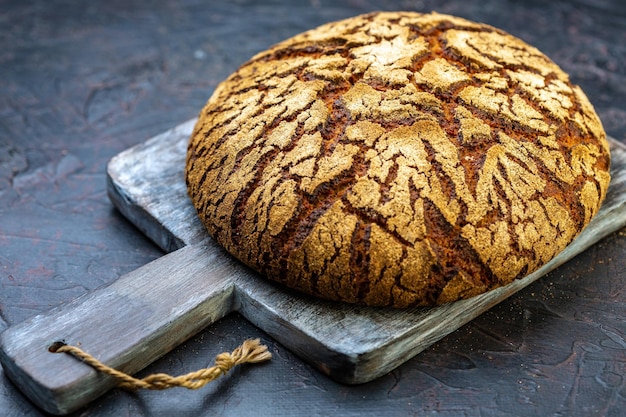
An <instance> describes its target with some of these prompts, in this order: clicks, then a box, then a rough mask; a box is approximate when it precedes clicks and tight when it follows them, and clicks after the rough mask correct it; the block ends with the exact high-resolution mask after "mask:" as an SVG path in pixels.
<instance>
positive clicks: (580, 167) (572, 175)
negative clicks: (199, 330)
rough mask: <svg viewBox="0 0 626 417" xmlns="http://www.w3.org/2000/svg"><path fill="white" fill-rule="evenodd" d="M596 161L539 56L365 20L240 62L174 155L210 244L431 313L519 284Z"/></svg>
mask: <svg viewBox="0 0 626 417" xmlns="http://www.w3.org/2000/svg"><path fill="white" fill-rule="evenodd" d="M609 163H610V157H609V150H608V145H607V142H606V139H605V133H604V131H603V128H602V125H601V123H600V120H599V119H598V116H597V115H596V113H595V111H594V109H593V107H592V106H591V104H590V103H589V101H588V99H587V98H586V96H585V95H584V93H583V92H582V91H581V90H580V88H579V87H577V86H575V85H572V83H571V82H570V81H569V78H568V76H567V75H566V74H565V73H564V72H563V71H562V70H561V69H559V67H558V66H557V65H555V64H554V63H553V62H552V61H551V60H549V59H548V58H547V57H546V56H545V55H543V54H542V53H541V52H540V51H538V50H537V49H535V48H533V47H532V46H529V45H527V44H526V43H524V42H522V41H521V40H519V39H517V38H515V37H513V36H511V35H508V34H507V33H505V32H502V31H500V30H498V29H495V28H493V27H490V26H486V25H482V24H477V23H473V22H470V21H467V20H463V19H460V18H455V17H451V16H446V15H441V14H418V13H410V12H406V13H401V12H397V13H374V14H368V15H363V16H358V17H355V18H351V19H347V20H344V21H340V22H335V23H330V24H327V25H324V26H321V27H319V28H317V29H314V30H311V31H308V32H305V33H303V34H300V35H298V36H295V37H293V38H291V39H288V40H286V41H284V42H282V43H280V44H278V45H276V46H274V47H272V48H271V49H269V50H267V51H265V52H262V53H260V54H258V55H256V56H255V57H253V58H252V59H251V60H250V61H249V62H247V63H245V64H244V65H243V66H242V67H241V68H240V69H239V70H238V71H237V72H235V73H234V74H232V75H231V76H230V77H229V78H228V79H227V80H225V81H224V82H222V83H221V84H220V85H219V86H218V87H217V89H216V91H215V92H214V94H213V96H212V97H211V98H210V100H209V101H208V103H207V105H206V106H205V108H204V109H203V110H202V112H201V114H200V117H199V120H198V123H197V125H196V127H195V130H194V133H193V136H192V138H191V142H190V146H189V152H188V156H187V171H186V177H187V184H188V189H189V194H190V196H191V199H192V201H193V203H194V205H195V206H196V208H197V210H198V213H199V215H200V218H201V220H202V222H203V223H204V224H205V225H206V227H207V229H208V231H209V232H210V234H211V235H212V236H213V237H214V238H215V239H216V240H217V241H218V242H219V243H220V244H221V245H223V246H224V247H225V248H226V249H227V250H228V251H229V252H230V253H232V254H233V255H234V256H235V257H237V258H238V259H240V260H241V261H243V262H245V263H246V264H248V265H250V266H251V267H253V268H254V269H256V270H258V271H259V272H261V273H262V274H264V275H265V276H267V277H269V278H270V279H272V280H275V281H278V282H281V283H283V284H285V285H287V286H289V287H292V288H295V289H298V290H301V291H304V292H306V293H309V294H312V295H315V296H318V297H323V298H327V299H332V300H341V301H346V302H351V303H362V304H368V305H376V306H396V307H405V306H411V305H433V304H439V303H444V302H449V301H454V300H458V299H462V298H468V297H471V296H474V295H477V294H480V293H483V292H485V291H487V290H490V289H493V288H496V287H499V286H501V285H505V284H507V283H510V282H511V281H513V280H515V279H518V278H522V277H524V276H525V275H527V274H529V273H531V272H532V271H534V270H536V269H538V268H539V267H541V266H542V265H543V264H545V263H546V262H548V261H549V260H550V259H552V258H553V257H554V256H555V255H556V254H557V253H559V252H560V251H561V250H563V249H564V248H565V246H566V245H567V244H568V243H570V242H571V241H572V239H574V237H576V235H577V234H578V233H579V232H580V231H581V230H582V229H583V228H584V227H585V225H587V223H589V221H590V220H591V218H592V217H593V216H594V215H595V214H596V212H597V211H598V209H599V207H600V203H601V202H602V200H603V199H604V196H605V194H606V190H607V187H608V184H609Z"/></svg>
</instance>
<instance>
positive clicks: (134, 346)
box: [0, 120, 626, 414]
mask: <svg viewBox="0 0 626 417" xmlns="http://www.w3.org/2000/svg"><path fill="white" fill-rule="evenodd" d="M193 124H194V120H190V121H188V122H187V123H184V124H182V125H180V126H178V127H176V128H174V129H172V130H169V131H167V132H165V133H163V134H161V135H159V136H156V137H154V138H152V139H150V140H148V141H147V142H145V143H143V144H141V145H138V146H136V147H134V148H131V149H129V150H127V151H125V152H122V153H121V154H119V155H118V156H116V157H115V158H113V159H112V160H111V162H110V164H109V167H108V191H109V196H110V198H111V200H112V201H113V203H114V204H115V205H116V206H117V207H118V208H119V210H120V211H121V212H122V213H123V214H124V215H125V216H126V217H128V219H130V221H132V222H133V223H134V224H135V225H137V227H138V228H139V229H141V230H142V231H143V232H144V233H145V234H146V235H148V236H149V237H150V238H151V239H153V240H154V241H155V242H156V243H157V244H158V245H159V246H160V247H162V248H163V249H164V250H165V251H166V252H171V253H169V254H168V255H166V256H163V257H162V258H160V259H157V260H155V261H154V262H151V263H150V264H148V265H145V266H144V267H142V268H139V269H138V270H136V271H133V272H131V273H129V274H127V275H124V276H122V277H121V278H119V279H118V280H117V281H115V282H113V283H111V284H109V285H108V286H105V287H103V288H100V289H98V290H96V291H94V292H92V293H89V294H86V295H85V296H83V297H81V298H79V299H77V300H75V301H73V302H71V303H69V304H66V305H63V306H60V307H58V308H56V309H53V310H51V311H50V312H47V313H44V314H42V315H39V316H36V317H33V318H31V319H30V320H27V321H25V322H23V323H20V324H17V325H15V326H12V327H10V328H9V329H7V330H6V331H5V332H4V333H3V334H2V335H1V336H0V361H1V362H2V365H3V367H4V371H5V372H6V374H7V375H8V376H9V377H10V378H11V379H12V380H13V381H14V382H15V384H16V385H17V386H18V387H19V388H20V389H21V390H22V391H23V392H24V393H25V394H26V395H27V396H28V397H29V398H31V400H32V401H33V402H35V403H36V404H37V405H38V406H39V407H41V408H43V409H44V410H46V411H48V412H51V413H54V414H65V413H69V412H71V411H73V410H76V409H77V408H79V407H81V406H83V405H85V404H86V403H88V402H89V401H91V400H93V399H94V398H96V397H98V396H99V395H101V394H103V393H104V392H106V391H107V390H109V389H110V388H112V387H113V386H114V384H115V381H113V380H112V379H111V378H110V377H108V376H104V375H101V374H98V373H97V372H95V371H94V370H92V369H91V368H90V367H89V366H87V365H85V364H82V363H80V362H79V361H77V360H76V359H74V358H72V357H70V356H68V355H59V354H54V353H50V352H49V351H48V347H49V346H50V345H51V344H52V343H53V342H55V341H59V340H63V341H64V342H66V343H68V344H73V345H79V346H80V347H81V348H82V349H84V350H85V351H87V352H89V353H90V354H92V355H94V356H95V357H97V358H99V359H100V360H102V361H103V362H105V363H106V364H108V365H110V366H113V367H115V368H117V369H120V370H123V371H125V372H128V373H135V372H137V371H139V370H140V369H142V368H144V367H145V366H147V365H148V364H149V363H151V362H153V361H154V360H156V359H157V358H159V357H161V356H162V355H164V354H166V353H167V352H169V351H170V350H172V349H173V348H174V347H175V346H177V345H178V344H180V343H182V342H183V341H185V340H186V339H188V338H189V337H191V336H192V335H194V334H195V333H197V332H198V331H200V330H202V329H203V328H204V327H206V326H207V325H209V324H210V323H212V322H215V321H216V320H219V319H220V318H221V317H223V316H224V315H226V314H228V313H230V312H233V311H238V312H239V313H240V314H242V315H243V316H244V317H246V318H247V319H248V320H250V321H251V322H252V323H254V324H255V325H256V326H258V327H259V328H261V329H263V330H264V331H265V332H267V333H268V334H269V335H271V336H272V337H274V338H275V339H276V340H278V341H279V342H280V343H282V344H283V345H285V346H286V347H287V348H289V349H290V350H292V351H293V352H294V353H296V354H297V355H298V356H300V357H301V358H302V359H304V360H306V361H307V362H309V363H311V364H312V365H314V366H316V367H317V368H318V369H319V370H320V371H321V372H323V373H325V374H327V375H328V376H330V377H331V378H333V379H335V380H337V381H340V382H343V383H346V384H358V383H363V382H367V381H370V380H372V379H375V378H377V377H379V376H381V375H383V374H385V373H387V372H389V371H391V370H392V369H394V368H395V367H397V366H398V365H400V364H402V363H403V362H405V361H406V360H408V359H410V358H411V357H413V356H414V355H416V354H417V353H419V352H420V351H422V350H424V349H425V348H427V347H428V346H429V345H431V344H432V343H434V342H435V341H437V340H439V339H441V338H442V337H444V336H445V335H447V334H449V333H450V332H452V331H454V330H456V329H457V328H459V327H460V326H462V325H463V324H465V323H467V322H468V321H470V320H472V319H473V318H475V317H476V316H478V315H479V314H481V313H482V312H484V311H486V310H487V309H489V308H490V307H492V306H493V305H495V304H497V303H499V302H500V301H502V300H504V299H505V298H507V297H509V296H510V295H512V294H514V293H515V292H517V291H519V290H520V289H522V288H524V287H526V286H527V285H529V284H530V283H531V282H533V281H535V280H537V279H538V278H540V277H541V276H542V275H544V274H546V273H547V272H549V271H550V270H552V269H554V268H556V267H557V266H559V265H561V264H562V263H564V262H566V261H567V260H569V259H571V258H572V257H574V256H575V255H576V254H578V253H580V252H581V251H583V250H585V249H586V248H587V247H589V246H591V245H592V244H594V243H595V242H597V241H598V240H599V239H601V238H602V237H604V236H606V235H608V234H610V233H612V232H613V231H615V230H618V229H620V228H621V227H623V226H624V225H625V224H626V204H625V202H626V147H624V146H623V145H621V144H620V143H618V142H616V141H615V140H610V144H611V148H612V156H613V162H612V176H613V179H612V182H611V186H610V188H609V192H608V196H607V199H606V201H605V203H604V205H603V207H602V210H601V211H600V213H599V214H598V215H597V217H596V218H595V219H594V220H593V221H592V223H591V224H590V225H589V226H588V227H587V228H586V229H585V231H584V232H583V233H582V234H581V235H580V236H579V237H578V238H577V239H576V240H575V241H574V242H573V243H572V244H571V245H570V246H568V247H567V249H566V250H565V251H564V252H562V253H561V254H560V255H559V256H558V257H557V258H555V259H554V260H553V261H552V262H550V263H549V264H548V265H546V266H544V267H543V268H542V269H540V270H538V271H536V272H535V273H533V274H531V275H529V276H527V277H526V278H524V279H522V280H519V281H516V282H514V283H512V284H510V285H508V286H506V287H503V288H499V289H497V290H494V291H491V292H489V293H487V294H483V295H480V296H477V297H475V298H472V299H469V300H464V301H459V302H455V303H452V304H447V305H443V306H439V307H436V308H413V309H408V310H394V309H380V308H366V307H360V306H353V305H345V304H337V303H332V302H327V301H321V300H316V299H313V298H310V297H308V296H304V295H301V294H297V293H295V292H292V291H290V290H288V289H285V288H283V287H280V286H278V285H275V284H273V283H271V282H268V281H267V280H265V279H263V278H262V277H260V276H258V275H257V274H256V273H254V272H253V271H251V270H250V269H248V268H246V267H245V266H243V265H242V264H240V263H239V262H237V261H236V260H234V259H233V258H232V257H230V256H229V255H228V254H226V253H225V252H224V251H223V250H222V249H221V248H220V247H218V246H217V245H216V244H215V242H213V241H212V240H211V239H210V238H209V237H208V235H207V234H206V232H205V230H204V228H203V227H202V225H201V224H200V221H199V220H198V218H197V216H196V212H195V209H194V208H193V206H192V204H191V202H190V200H189V199H188V197H187V193H186V188H185V182H184V176H183V170H184V165H185V151H186V146H187V140H188V137H189V135H190V133H191V130H192V128H193Z"/></svg>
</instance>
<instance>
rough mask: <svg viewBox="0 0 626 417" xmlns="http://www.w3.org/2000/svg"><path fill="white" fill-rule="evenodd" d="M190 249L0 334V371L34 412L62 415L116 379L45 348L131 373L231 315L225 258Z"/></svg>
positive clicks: (230, 268)
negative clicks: (71, 351) (75, 352)
mask: <svg viewBox="0 0 626 417" xmlns="http://www.w3.org/2000/svg"><path fill="white" fill-rule="evenodd" d="M214 248H215V245H213V246H212V250H207V249H206V247H205V245H204V244H199V245H191V246H187V247H184V248H182V249H179V250H177V251H175V252H172V253H170V254H168V255H166V256H163V257H161V258H159V259H157V260H155V261H153V262H151V263H149V264H147V265H145V266H143V267H141V268H139V269H137V270H135V271H133V272H131V273H129V274H126V275H124V276H122V277H121V278H120V279H118V280H117V281H115V282H113V283H111V284H110V285H108V286H105V287H102V288H100V289H97V290H95V291H93V292H91V293H89V294H86V295H85V296H83V297H80V298H78V299H77V300H75V301H73V302H71V303H69V304H66V305H63V306H60V307H59V308H55V309H53V310H51V311H49V312H47V313H44V314H42V315H38V316H35V317H33V318H31V319H29V320H26V321H25V322H22V323H19V324H17V325H15V326H12V327H10V328H8V329H7V330H6V331H5V332H4V333H2V335H0V362H2V366H3V368H4V371H5V372H6V374H7V375H8V376H9V377H10V378H11V379H12V380H13V381H14V382H15V383H16V385H18V386H19V387H20V389H21V390H22V391H23V392H24V393H25V394H26V395H27V396H28V397H29V398H30V399H31V400H32V401H33V402H34V403H36V404H37V405H38V406H39V407H41V408H42V409H44V410H45V411H47V412H50V413H53V414H67V413H70V412H72V411H74V410H76V409H78V408H80V407H82V406H84V405H86V404H87V403H88V402H90V401H91V400H93V399H95V398H96V397H98V396H100V395H102V394H103V393H104V392H106V391H107V390H109V389H110V388H112V387H113V386H114V385H115V383H116V381H115V380H114V379H113V378H111V377H109V376H106V375H102V374H99V373H97V372H96V371H94V370H93V369H92V368H91V367H89V366H87V365H86V364H84V363H81V362H80V361H77V360H76V359H75V358H73V357H71V356H69V355H62V354H57V353H52V352H50V351H49V347H50V346H51V345H52V344H53V343H55V342H59V341H62V342H64V343H67V344H71V345H77V346H79V347H80V348H81V349H83V350H85V351H86V352H89V353H90V354H91V355H93V356H94V357H96V358H98V359H100V360H101V361H102V362H103V363H105V364H107V365H109V366H111V367H113V368H116V369H118V370H121V371H123V372H126V373H129V374H133V373H136V372H137V371H139V370H141V369H143V368H144V367H145V366H147V365H148V364H150V363H151V362H153V361H155V360H156V359H158V358H159V357H161V356H163V355H164V354H166V353H167V352H169V351H170V350H172V349H173V348H174V347H176V346H178V345H179V344H181V343H182V342H183V341H185V340H187V339H188V338H190V337H191V336H193V335H194V334H195V333H197V332H199V331H200V330H202V329H203V328H204V327H206V326H207V325H209V324H210V323H213V322H215V321H216V320H219V319H220V318H222V317H223V316H225V315H226V314H228V313H229V312H232V311H234V310H236V307H237V306H236V305H235V303H236V297H235V296H234V294H235V290H234V287H235V286H234V284H233V278H234V277H233V269H235V271H236V270H241V269H242V268H241V267H240V266H239V267H235V266H234V265H233V263H235V261H233V260H232V258H231V257H230V256H227V255H226V254H224V253H220V252H221V251H216V250H215V249H214Z"/></svg>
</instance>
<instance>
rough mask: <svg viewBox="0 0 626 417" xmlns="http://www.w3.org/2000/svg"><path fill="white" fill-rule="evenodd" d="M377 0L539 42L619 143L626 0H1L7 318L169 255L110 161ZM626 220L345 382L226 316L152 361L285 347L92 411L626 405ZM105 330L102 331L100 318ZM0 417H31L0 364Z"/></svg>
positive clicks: (624, 115) (538, 409)
mask: <svg viewBox="0 0 626 417" xmlns="http://www.w3.org/2000/svg"><path fill="white" fill-rule="evenodd" d="M376 9H385V10H393V9H396V10H397V9H406V10H418V11H430V10H437V11H439V12H442V13H451V14H456V15H459V16H462V17H467V18H470V19H473V20H477V21H482V22H486V23H489V24H492V25H495V26H498V27H500V28H502V29H504V30H507V31H509V32H510V33H512V34H514V35H517V36H519V37H521V38H522V39H524V40H526V41H528V42H530V43H532V44H534V45H535V46H537V47H539V48H540V49H541V50H543V51H544V52H545V53H547V54H548V55H549V56H551V57H552V58H553V59H554V60H555V61H556V62H557V63H558V64H559V65H561V66H562V67H563V69H564V70H566V71H567V72H569V73H570V74H571V77H572V79H573V80H574V82H576V83H578V84H580V85H581V86H582V87H583V89H584V90H585V91H586V92H587V94H588V96H589V98H590V99H591V101H592V102H593V103H594V105H595V106H596V109H597V111H598V113H599V114H600V117H601V119H602V121H603V123H604V125H605V128H606V130H607V132H608V133H609V134H610V135H611V136H613V137H615V138H617V139H619V140H620V141H622V142H626V106H625V104H624V103H625V102H626V100H625V99H624V97H625V96H626V94H625V93H626V3H625V2H624V1H623V0H570V1H565V0H562V1H550V2H546V1H542V0H535V1H522V0H517V1H516V0H507V1H504V0H503V1H500V0H451V1H435V0H424V1H383V2H374V1H368V0H350V1H345V2H339V1H336V0H310V1H286V0H284V1H279V0H275V1H267V2H263V3H260V2H257V1H254V0H239V1H231V2H227V1H220V2H217V1H212V2H203V1H199V0H182V1H174V0H167V1H165V0H164V1H154V2H142V1H121V0H113V1H112V0H107V1H85V2H75V1H70V0H66V1H59V0H45V1H44V0H42V1H7V0H0V28H1V30H0V330H2V329H4V328H6V327H7V326H8V325H10V324H13V323H17V322H19V321H22V320H24V319H26V318H28V317H30V316H32V315H34V314H37V313H40V312H43V311H45V310H47V309H49V308H51V307H53V306H56V305H59V304H61V303H64V302H67V301H69V300H71V299H73V298H75V297H77V296H79V295H81V294H84V293H85V292H87V291H89V290H92V289H94V288H96V287H98V286H99V285H102V284H104V283H106V282H109V281H111V280H114V279H116V278H117V277H119V276H120V275H121V274H123V273H126V272H128V271H131V270H133V269H136V268H137V267H139V266H141V265H143V264H145V263H147V262H149V261H151V260H153V259H155V258H157V257H159V256H161V255H162V253H161V252H160V251H159V249H158V248H157V247H156V246H155V245H153V244H152V243H151V242H150V241H148V240H147V239H146V238H145V237H143V236H142V235H141V234H140V233H139V232H138V231H137V230H136V229H135V228H134V227H133V226H132V225H131V224H130V223H128V222H127V221H126V220H125V219H124V218H122V216H121V215H120V214H119V213H117V212H116V211H115V210H114V209H113V208H112V206H111V204H110V203H109V201H108V199H107V196H106V191H105V166H106V163H107V162H108V160H109V159H110V158H111V157H112V156H114V155H115V154H117V153H118V152H120V151H122V150H124V149H125V148H127V147H129V146H132V145H134V144H136V143H139V142H142V141H144V140H145V139H147V138H149V137H151V136H153V135H155V134H157V133H160V132H162V131H164V130H166V129H168V128H170V127H173V126H175V125H177V124H179V123H181V122H183V121H185V120H187V119H189V118H191V117H194V116H195V115H196V114H197V112H198V111H199V109H200V108H201V107H202V105H203V104H204V102H205V101H206V100H207V98H208V96H209V95H210V93H211V91H212V90H213V88H214V87H215V85H216V84H217V83H218V82H219V81H220V80H221V79H223V78H225V77H226V76H227V75H228V74H229V73H230V72H232V71H233V70H234V69H235V68H236V67H237V66H238V65H239V64H241V63H243V62H244V61H245V60H246V59H247V58H249V57H250V56H251V55H252V54H254V53H255V52H257V51H260V50H262V49H265V48H266V47H268V46H269V45H271V44H273V43H275V42H278V41H280V40H282V39H283V38H286V37H288V36H291V35H293V34H295V33H298V32H300V31H303V30H305V29H308V28H311V27H314V26H316V25H318V24H321V23H324V22H327V21H330V20H337V19H340V18H344V17H349V16H351V15H355V14H359V13H363V12H367V11H371V10H376ZM625 254H626V233H625V232H623V231H620V232H618V233H615V234H613V235H612V236H610V237H608V238H606V239H604V240H603V241H602V242H600V243H599V244H597V245H596V246H594V247H593V248H591V249H590V250H588V251H586V252H585V253H583V254H582V255H580V256H578V257H577V258H576V259H575V260H573V261H571V262H569V263H568V264H566V265H564V266H563V267H561V268H559V269H558V270H556V271H555V272H553V273H551V274H549V275H548V276H546V277H544V278H543V279H541V280H539V281H538V282H536V283H534V284H533V285H531V286H530V287H528V288H527V289H525V290H524V291H521V292H520V293H518V294H517V295H515V296H513V297H511V298H510V299H508V300H507V301H506V302H503V303H502V304H500V305H498V306H496V307H494V308H493V309H491V310H490V311H489V312H487V313H485V314H483V315H482V316H481V317H479V318H478V319H476V320H474V321H473V322H471V323H470V324H468V325H466V326H464V327H463V328H461V329H459V330H458V331H456V332H454V333H453V334H451V335H450V336H449V337H447V338H445V339H443V340H442V341H441V342H439V343H437V344H436V345H434V346H433V347H431V348H430V349H428V350H427V351H425V352H423V353H422V354H420V355H418V356H417V357H415V358H413V359H412V360H410V361H408V362H407V363H406V364H404V365H402V366H401V367H399V368H397V369H396V370H395V371H393V372H392V373H390V374H388V375H386V376H384V377H382V378H380V379H378V380H376V381H374V382H371V383H368V384H364V385H361V386H354V387H349V386H342V385H340V384H337V383H335V382H333V381H331V380H329V379H328V378H326V377H325V376H323V375H322V374H320V373H318V372H317V371H316V370H314V369H313V368H311V367H310V366H308V365H307V364H305V363H303V362H301V361H300V360H299V359H298V358H296V357H295V356H294V355H293V354H291V353H290V352H288V351H286V350H285V349H284V348H283V347H282V346H281V345H279V344H277V343H276V342H274V341H273V340H272V339H271V338H269V337H267V336H266V335H264V334H263V332H261V331H260V330H258V329H256V328H254V327H253V326H252V325H250V324H249V323H248V322H246V321H245V320H244V319H242V318H241V317H240V316H237V315H232V316H229V317H227V318H226V319H224V320H222V321H221V322H219V323H217V324H215V325H213V326H211V327H210V328H208V329H206V331H204V332H202V333H201V334H199V335H198V336H196V337H195V338H193V339H192V340H190V341H189V342H187V343H186V344H184V345H183V346H180V347H179V348H177V349H176V350H175V351H174V352H173V353H171V354H169V355H167V356H166V357H164V358H163V359H161V360H160V361H158V362H157V363H155V364H153V365H152V366H150V367H149V368H148V369H146V370H145V371H144V372H143V373H142V374H147V373H151V372H168V373H172V374H180V373H184V372H188V371H191V370H195V369H197V368H200V367H204V366H208V365H210V364H211V363H212V360H213V357H214V355H215V354H217V353H219V352H221V351H224V350H231V349H232V348H234V347H235V346H236V345H238V344H239V343H240V342H241V341H242V340H243V339H245V338H248V337H261V338H262V339H263V340H264V341H265V342H266V343H268V344H269V347H270V349H271V351H272V352H273V353H274V359H273V360H272V361H271V362H270V363H268V364H263V365H257V366H248V367H243V368H240V369H236V370H235V371H234V372H233V373H232V374H230V375H229V376H227V377H225V378H223V379H221V380H219V381H218V382H215V383H213V384H211V385H210V386H208V387H205V388H204V389H202V390H200V391H195V392H193V391H192V392H189V391H184V390H182V389H174V390H171V391H165V392H138V393H126V392H124V391H120V390H114V391H111V392H109V393H108V394H106V395H105V396H104V397H102V398H101V399H100V400H98V401H96V402H94V403H93V404H92V405H90V406H89V407H87V408H86V409H84V410H82V411H81V412H78V413H76V415H81V416H122V415H130V416H161V415H177V416H179V415H180V416H214V415H219V416H261V415H330V414H341V415H355V416H362V415H371V416H379V415H389V416H393V415H399V416H404V415H438V416H458V415H471V416H474V415H476V416H477V415H481V416H506V415H542V416H592V415H605V416H615V417H617V416H619V415H623V412H624V410H626V380H625V375H626V324H625V317H626V295H625V287H626V285H625V284H626V256H625ZM94 331H97V329H94ZM0 410H1V411H2V413H1V414H2V415H4V416H39V415H42V413H41V412H40V411H39V410H38V409H36V408H35V407H34V406H33V405H31V403H30V402H29V401H28V400H27V399H25V398H24V397H23V396H22V395H21V394H20V393H19V391H18V390H17V389H16V388H15V387H14V386H13V385H12V384H11V383H10V382H9V381H8V380H7V379H6V377H5V376H4V374H3V373H2V371H1V370H0Z"/></svg>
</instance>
